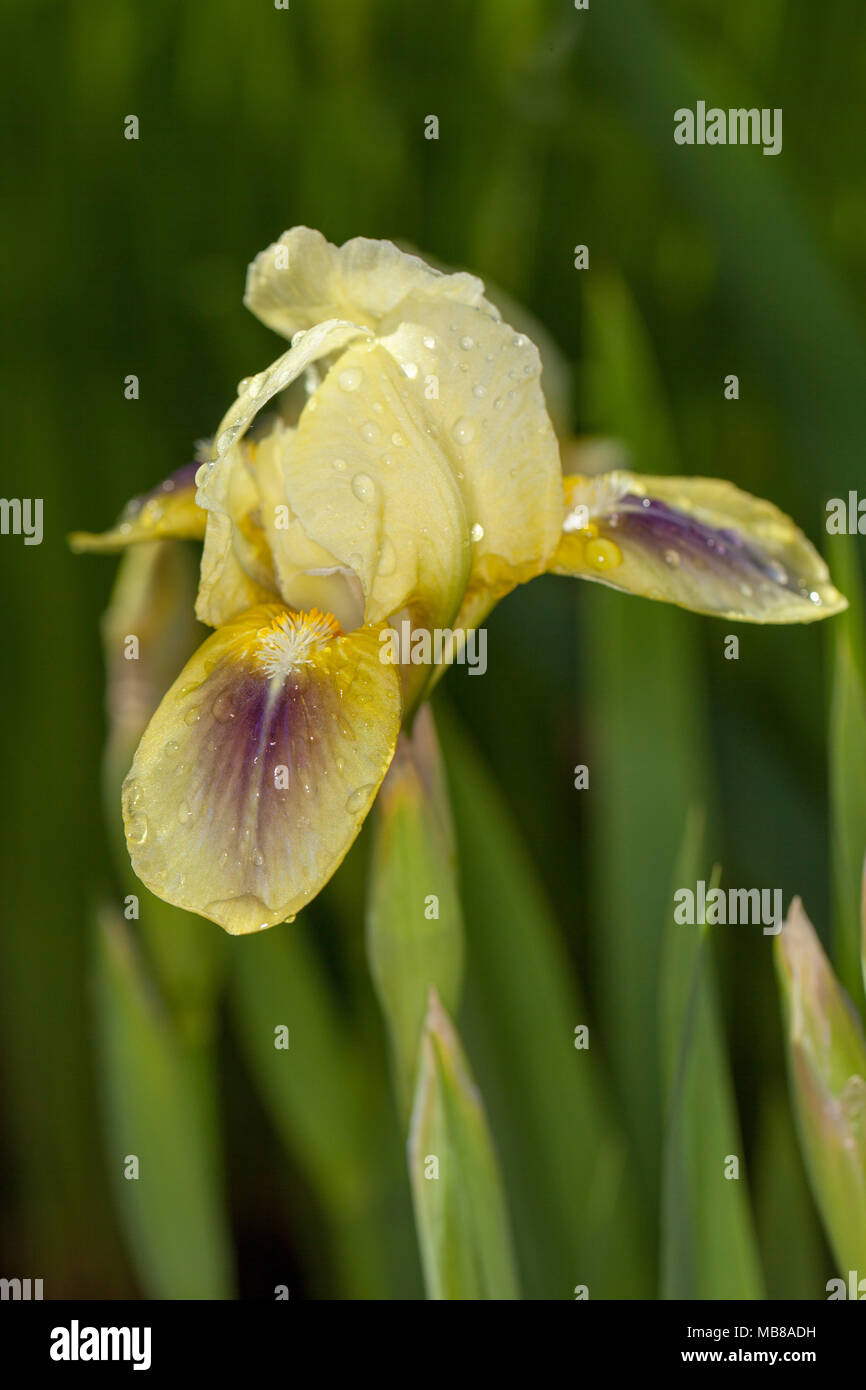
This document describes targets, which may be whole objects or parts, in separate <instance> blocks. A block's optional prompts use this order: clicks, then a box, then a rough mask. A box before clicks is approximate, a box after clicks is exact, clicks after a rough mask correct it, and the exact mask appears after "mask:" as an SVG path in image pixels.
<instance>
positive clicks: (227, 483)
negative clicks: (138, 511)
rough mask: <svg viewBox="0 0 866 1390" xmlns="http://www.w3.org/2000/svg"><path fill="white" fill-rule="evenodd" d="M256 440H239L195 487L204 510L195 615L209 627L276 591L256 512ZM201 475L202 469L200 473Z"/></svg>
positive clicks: (258, 497) (258, 504)
mask: <svg viewBox="0 0 866 1390" xmlns="http://www.w3.org/2000/svg"><path fill="white" fill-rule="evenodd" d="M255 459H256V446H255V445H254V444H250V443H248V442H247V441H246V440H241V442H240V443H239V444H235V445H233V446H232V447H231V448H229V449H228V450H227V451H226V453H225V455H224V456H223V457H222V458H221V459H220V461H219V464H218V465H217V466H215V467H214V468H212V469H210V470H209V472H208V473H207V475H206V477H207V481H206V484H205V486H204V487H201V488H199V497H200V498H203V499H204V501H205V503H206V506H207V511H206V512H204V513H203V515H205V516H206V517H207V530H206V531H205V540H204V550H203V552H202V557H201V577H200V580H199V589H198V596H197V598H196V610H195V611H196V616H197V617H198V618H199V619H200V620H201V622H203V623H207V624H208V625H209V626H210V627H221V626H222V624H223V623H227V622H229V621H230V620H231V619H232V618H236V617H238V616H239V615H240V614H241V613H244V612H246V610H247V609H248V608H252V607H254V606H255V604H257V603H266V602H268V600H270V599H274V598H278V597H279V590H278V585H277V580H276V576H275V574H274V565H273V557H272V554H271V549H270V546H269V545H268V540H267V535H266V532H265V529H264V525H263V522H262V516H261V502H262V497H261V489H260V487H259V482H258V475H257V470H256V465H255ZM200 476H201V475H200Z"/></svg>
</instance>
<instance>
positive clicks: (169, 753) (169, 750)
mask: <svg viewBox="0 0 866 1390" xmlns="http://www.w3.org/2000/svg"><path fill="white" fill-rule="evenodd" d="M177 749H178V744H177V739H174V738H170V739H169V741H168V743H167V744H166V745H165V749H164V750H163V751H164V752H165V756H166V757H167V758H176V757H177Z"/></svg>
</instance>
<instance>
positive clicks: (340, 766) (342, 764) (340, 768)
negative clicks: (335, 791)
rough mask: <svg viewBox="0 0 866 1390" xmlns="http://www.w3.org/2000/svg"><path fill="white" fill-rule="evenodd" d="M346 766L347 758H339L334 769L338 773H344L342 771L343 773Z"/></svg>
mask: <svg viewBox="0 0 866 1390" xmlns="http://www.w3.org/2000/svg"><path fill="white" fill-rule="evenodd" d="M345 766H346V760H345V758H337V759H336V760H335V762H334V767H335V768H336V769H337V771H338V772H342V771H343V768H344V767H345Z"/></svg>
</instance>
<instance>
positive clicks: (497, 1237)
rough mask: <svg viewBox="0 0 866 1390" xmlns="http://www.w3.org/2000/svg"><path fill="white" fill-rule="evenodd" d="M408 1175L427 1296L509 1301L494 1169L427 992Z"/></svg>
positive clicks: (508, 1255)
mask: <svg viewBox="0 0 866 1390" xmlns="http://www.w3.org/2000/svg"><path fill="white" fill-rule="evenodd" d="M408 1157H409V1176H410V1181H411V1185H412V1197H413V1200H414V1205H415V1222H416V1226H417V1229H418V1240H419V1244H420V1247H421V1262H422V1265H423V1268H424V1277H425V1282H426V1285H427V1293H428V1297H429V1298H432V1299H516V1298H517V1297H518V1292H517V1276H516V1273H515V1269H514V1258H513V1254H512V1249H511V1238H510V1234H509V1230H508V1218H507V1214H506V1210H505V1201H504V1198H503V1193H502V1183H501V1179H500V1176H499V1167H498V1164H497V1161H496V1157H495V1154H494V1152H493V1144H492V1141H491V1138H490V1132H489V1129H488V1125H487V1119H486V1117H485V1114H484V1110H483V1107H482V1105H481V1100H480V1097H479V1094H478V1090H477V1088H476V1086H475V1083H474V1081H473V1079H472V1076H471V1074H470V1071H469V1065H468V1062H467V1060H466V1057H465V1055H464V1052H463V1049H462V1047H461V1045H460V1041H459V1039H458V1037H457V1034H456V1032H455V1030H454V1027H453V1025H452V1023H451V1021H450V1019H449V1018H448V1015H447V1014H446V1013H445V1010H444V1009H443V1008H442V1006H441V1004H440V1003H439V999H438V997H437V995H436V991H435V990H434V989H431V991H430V1003H429V1010H428V1014H427V1020H426V1024H425V1027H424V1033H423V1037H422V1040H421V1049H420V1061H419V1066H418V1081H417V1085H416V1089H415V1100H414V1105H413V1107H412V1123H411V1127H410V1131H409V1146H408Z"/></svg>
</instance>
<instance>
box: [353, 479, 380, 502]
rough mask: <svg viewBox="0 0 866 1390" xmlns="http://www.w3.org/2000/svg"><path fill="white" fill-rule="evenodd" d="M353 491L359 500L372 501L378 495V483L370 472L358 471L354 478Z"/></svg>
mask: <svg viewBox="0 0 866 1390" xmlns="http://www.w3.org/2000/svg"><path fill="white" fill-rule="evenodd" d="M352 491H353V492H354V494H355V496H356V497H357V499H358V501H359V502H372V501H373V500H374V499H375V496H376V484H375V483H374V482H373V479H372V478H371V477H370V475H369V473H356V474H355V476H354V478H353V479H352Z"/></svg>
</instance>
